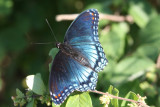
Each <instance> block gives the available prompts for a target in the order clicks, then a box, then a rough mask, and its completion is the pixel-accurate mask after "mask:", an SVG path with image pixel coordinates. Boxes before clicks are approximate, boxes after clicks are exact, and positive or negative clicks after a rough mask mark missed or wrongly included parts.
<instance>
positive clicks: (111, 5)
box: [0, 0, 160, 107]
mask: <svg viewBox="0 0 160 107" xmlns="http://www.w3.org/2000/svg"><path fill="white" fill-rule="evenodd" d="M88 8H96V9H98V11H99V12H101V13H105V14H112V15H122V16H126V15H130V16H132V17H133V19H134V21H133V23H129V22H126V21H123V22H113V21H109V20H100V25H99V37H100V42H101V43H102V46H103V48H104V50H105V53H106V56H107V59H108V60H109V64H108V66H107V67H106V68H105V69H104V71H103V72H100V73H99V80H98V84H97V90H99V91H103V92H106V91H107V89H108V87H109V85H113V86H114V87H116V88H117V89H118V90H119V95H120V96H123V97H124V96H125V95H126V94H127V93H128V92H129V91H133V92H135V93H139V94H140V95H141V96H147V100H146V102H147V104H148V105H152V106H156V107H158V105H160V68H159V69H158V68H157V67H156V63H157V58H158V55H159V53H160V15H159V12H160V2H159V1H158V0H46V1H44V0H39V1H35V0H0V102H1V103H0V106H1V107H6V106H9V107H10V106H13V101H12V100H11V96H12V95H16V88H19V89H20V90H21V91H22V92H25V89H26V88H27V86H26V83H25V78H26V76H28V75H32V74H36V73H40V74H41V76H42V79H43V81H44V84H45V87H46V88H48V77H49V70H48V69H49V68H48V64H49V62H50V61H51V58H50V57H49V56H48V53H49V51H50V49H51V48H53V47H55V46H54V45H53V44H52V45H33V44H31V42H33V43H34V42H51V41H53V42H55V40H54V38H53V36H52V35H51V32H50V29H49V28H48V25H47V24H46V22H45V19H46V18H47V19H48V20H49V22H50V24H51V26H52V28H53V30H54V33H55V35H56V38H57V39H58V40H59V41H61V42H62V41H63V38H64V35H65V32H66V30H67V28H68V26H69V24H70V23H71V21H62V22H56V21H55V16H56V15H57V14H65V13H66V14H73V13H80V12H82V11H83V10H86V9H88ZM90 95H91V99H92V103H93V106H95V107H97V106H100V105H101V104H100V102H99V95H96V94H90ZM38 104H39V105H38V106H45V104H43V105H41V104H40V103H39V102H38ZM101 106H102V105H101Z"/></svg>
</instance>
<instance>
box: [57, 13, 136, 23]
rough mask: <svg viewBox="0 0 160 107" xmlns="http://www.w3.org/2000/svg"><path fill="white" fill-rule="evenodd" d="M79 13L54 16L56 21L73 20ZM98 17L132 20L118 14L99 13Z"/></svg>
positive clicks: (129, 17)
mask: <svg viewBox="0 0 160 107" xmlns="http://www.w3.org/2000/svg"><path fill="white" fill-rule="evenodd" d="M78 15H79V14H60V15H57V16H56V21H58V22H59V21H64V20H74V19H75V18H76V17H77V16H78ZM99 17H100V19H105V20H110V21H114V22H123V21H127V22H129V23H133V22H134V20H133V18H132V17H131V16H118V15H109V14H103V13H100V15H99Z"/></svg>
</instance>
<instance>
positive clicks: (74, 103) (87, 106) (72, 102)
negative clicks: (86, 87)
mask: <svg viewBox="0 0 160 107" xmlns="http://www.w3.org/2000/svg"><path fill="white" fill-rule="evenodd" d="M66 107H92V101H91V98H90V95H89V94H88V92H83V93H82V94H77V95H74V96H70V97H69V99H68V101H67V104H66Z"/></svg>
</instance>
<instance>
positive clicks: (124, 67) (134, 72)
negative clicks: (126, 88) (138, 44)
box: [111, 55, 154, 85]
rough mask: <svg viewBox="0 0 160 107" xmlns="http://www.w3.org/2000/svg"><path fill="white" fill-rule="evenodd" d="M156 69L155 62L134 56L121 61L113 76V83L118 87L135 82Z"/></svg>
mask: <svg viewBox="0 0 160 107" xmlns="http://www.w3.org/2000/svg"><path fill="white" fill-rule="evenodd" d="M152 67H154V62H153V61H152V60H150V59H149V58H147V57H144V56H140V55H132V56H130V57H126V58H124V59H123V60H122V61H120V62H119V63H118V64H117V66H116V68H115V72H114V74H113V78H112V80H111V82H113V83H116V84H117V85H120V84H123V83H125V82H127V81H133V80H135V79H136V78H138V77H140V76H142V75H143V74H144V73H145V72H147V70H149V69H151V68H152Z"/></svg>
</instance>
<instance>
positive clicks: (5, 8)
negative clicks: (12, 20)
mask: <svg viewBox="0 0 160 107" xmlns="http://www.w3.org/2000/svg"><path fill="white" fill-rule="evenodd" d="M12 7H13V1H12V0H1V1H0V16H3V15H4V16H5V15H9V14H10V13H11V11H12Z"/></svg>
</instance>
